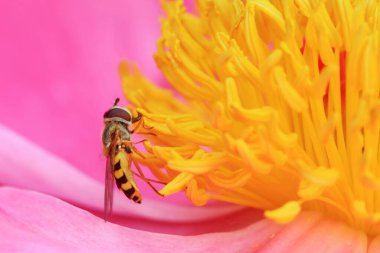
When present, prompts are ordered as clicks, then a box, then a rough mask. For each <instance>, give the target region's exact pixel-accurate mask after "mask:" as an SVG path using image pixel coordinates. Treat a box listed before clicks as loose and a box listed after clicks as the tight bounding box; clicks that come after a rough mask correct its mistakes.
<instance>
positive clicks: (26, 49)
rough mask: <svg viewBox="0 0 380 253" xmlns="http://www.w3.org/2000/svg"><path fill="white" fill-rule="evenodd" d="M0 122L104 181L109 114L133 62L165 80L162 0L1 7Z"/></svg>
mask: <svg viewBox="0 0 380 253" xmlns="http://www.w3.org/2000/svg"><path fill="white" fill-rule="evenodd" d="M0 10H1V15H0V23H1V24H2V25H1V26H0V34H1V40H0V55H1V57H0V69H1V71H0V94H1V100H0V108H2V110H1V113H0V122H1V123H3V124H5V125H7V126H9V127H11V128H12V129H14V130H16V131H17V132H20V133H21V134H23V135H24V136H26V137H28V138H29V139H31V140H32V141H33V142H36V143H37V144H39V145H41V146H42V147H44V148H46V149H47V150H49V151H51V152H53V153H55V154H57V155H58V156H60V157H62V158H63V159H65V160H67V161H69V162H70V163H71V164H73V165H74V166H75V167H77V168H80V169H81V170H82V171H84V172H86V173H87V174H89V175H91V176H93V177H95V178H97V179H101V178H103V169H100V166H101V165H103V161H102V160H101V159H100V158H99V157H100V156H101V151H100V148H99V147H100V133H101V129H102V115H103V113H104V111H105V110H106V109H108V108H109V107H110V106H111V105H112V103H113V101H114V99H115V98H116V97H117V96H120V97H122V92H121V82H120V80H119V76H118V73H117V69H118V64H119V62H120V61H121V60H122V59H123V58H125V59H128V60H130V61H133V62H136V63H137V64H138V65H139V66H140V67H141V69H142V71H143V72H144V73H146V74H148V76H149V77H150V78H152V79H154V80H161V79H162V77H161V74H160V72H159V71H158V69H157V68H156V66H155V63H154V61H153V57H152V54H153V52H154V51H155V48H156V40H157V38H158V37H159V34H160V32H159V29H160V28H159V20H158V18H159V16H160V14H161V9H160V6H159V2H158V1H144V3H142V2H139V1H125V0H114V1H111V2H108V1H76V0H57V1H49V0H41V1H37V2H36V1H1V2H0Z"/></svg>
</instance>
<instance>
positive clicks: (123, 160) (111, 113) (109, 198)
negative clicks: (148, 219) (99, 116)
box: [102, 98, 161, 220]
mask: <svg viewBox="0 0 380 253" xmlns="http://www.w3.org/2000/svg"><path fill="white" fill-rule="evenodd" d="M118 102H119V98H117V99H116V100H115V103H114V105H113V106H112V108H111V109H109V110H107V111H106V112H105V113H104V116H103V117H104V130H103V134H102V142H103V153H104V154H105V156H106V157H107V164H106V176H105V191H104V219H105V220H107V219H108V217H109V216H110V215H111V213H112V204H113V187H114V180H115V181H116V185H117V187H118V188H119V190H121V191H122V192H123V193H124V194H125V196H127V198H129V199H131V200H132V201H134V202H135V203H138V204H140V203H141V201H142V196H141V193H140V190H139V189H138V187H137V185H136V182H135V180H134V177H133V175H137V176H139V177H140V178H142V179H143V180H144V181H145V182H147V184H148V185H149V186H150V187H151V188H152V189H153V190H154V191H155V192H156V193H158V191H157V190H156V189H155V188H154V186H153V185H152V184H151V183H150V182H151V181H152V182H156V183H161V182H159V181H155V180H152V179H147V178H146V177H145V176H144V174H143V172H142V170H141V168H140V167H139V165H138V164H137V163H136V162H134V161H133V158H132V152H136V153H137V154H139V155H140V156H142V154H140V152H139V151H138V150H137V149H136V148H135V147H134V146H133V143H132V142H131V135H132V134H133V133H134V131H135V130H136V129H137V128H138V127H139V126H140V124H141V122H142V114H141V113H138V115H137V116H136V117H134V116H133V115H132V113H131V112H130V111H129V110H128V109H126V108H124V107H120V106H118V105H117V104H118ZM134 123H136V127H135V128H134V129H133V130H130V127H131V126H132V125H133V124H134ZM143 126H144V125H143ZM147 134H149V133H147ZM132 163H134V165H135V167H136V169H137V170H138V172H139V174H136V173H134V172H133V171H132V170H131V164H132ZM158 194H159V193H158ZM160 195H161V194H160Z"/></svg>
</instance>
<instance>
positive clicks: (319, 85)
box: [120, 0, 380, 235]
mask: <svg viewBox="0 0 380 253" xmlns="http://www.w3.org/2000/svg"><path fill="white" fill-rule="evenodd" d="M162 5H163V8H164V10H165V11H166V14H167V17H166V18H165V19H164V20H163V21H162V37H161V38H160V40H159V41H158V50H157V53H156V54H155V60H156V62H157V65H158V67H159V68H160V70H161V71H162V73H163V74H164V76H165V77H166V79H167V81H168V82H169V83H170V84H171V85H172V89H168V90H166V89H163V88H159V87H157V86H155V85H154V84H152V83H150V82H149V81H148V80H147V79H146V78H144V77H143V76H142V75H141V74H140V73H139V71H138V69H137V68H136V67H135V66H131V65H128V64H127V63H123V64H122V65H121V67H120V73H121V76H122V82H123V87H124V91H125V96H126V97H127V99H128V100H129V101H130V103H131V104H132V105H133V106H134V107H136V108H137V111H139V112H141V113H142V114H143V115H144V121H145V124H146V126H151V127H153V128H152V129H149V130H147V129H144V128H139V131H140V132H146V131H149V132H151V133H153V134H155V135H153V136H152V135H149V136H147V138H148V139H149V141H147V142H145V149H146V153H145V156H146V158H145V159H142V158H141V157H139V156H136V159H138V161H139V162H140V163H142V164H145V165H146V166H148V167H149V168H150V169H151V170H152V172H153V173H154V175H155V176H156V177H157V178H158V179H160V180H161V181H164V182H166V183H167V185H166V186H165V187H163V189H161V191H160V192H161V193H162V194H163V195H169V194H174V193H176V192H179V191H185V192H186V195H187V197H188V198H189V199H190V200H191V201H192V202H193V203H194V204H195V205H204V204H206V203H207V201H208V200H210V199H214V200H221V201H226V202H231V203H236V204H240V205H244V206H250V207H254V208H258V209H261V210H264V212H265V216H266V217H268V218H270V219H273V220H275V221H277V222H280V223H286V222H289V221H291V220H292V219H294V218H295V217H296V216H297V214H298V213H299V212H300V211H301V210H315V211H318V212H321V213H324V214H326V215H328V216H330V217H334V218H336V219H339V220H344V221H346V222H347V223H349V224H350V225H352V226H354V227H356V228H358V229H361V230H363V231H366V232H367V233H368V234H372V235H374V234H380V192H379V191H380V152H379V145H380V142H379V137H380V135H379V132H380V131H379V130H380V100H379V88H380V76H379V73H380V53H379V47H380V36H379V34H380V33H379V28H380V5H379V4H378V2H377V1H371V0H351V1H350V0H342V1H335V0H324V1H319V0H289V1H288V0H286V1H285V0H272V1H269V0H245V1H241V0H215V1H213V0H199V1H198V2H197V12H196V14H192V13H189V12H187V11H186V9H185V7H184V5H183V3H182V2H181V1H163V2H162ZM144 138H145V137H144Z"/></svg>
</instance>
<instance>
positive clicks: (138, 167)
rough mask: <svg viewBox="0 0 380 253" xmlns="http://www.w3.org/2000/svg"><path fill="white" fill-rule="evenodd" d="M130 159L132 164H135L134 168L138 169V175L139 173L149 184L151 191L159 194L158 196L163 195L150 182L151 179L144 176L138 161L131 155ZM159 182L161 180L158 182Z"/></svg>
mask: <svg viewBox="0 0 380 253" xmlns="http://www.w3.org/2000/svg"><path fill="white" fill-rule="evenodd" d="M130 160H131V161H132V162H133V164H134V165H135V167H136V169H137V170H138V172H139V173H140V175H139V177H140V178H141V179H142V180H144V181H145V182H146V183H147V184H148V185H149V186H150V188H152V189H153V191H154V192H155V193H157V194H158V195H160V196H162V197H163V196H164V195H162V194H161V193H159V192H158V190H157V189H156V188H155V187H154V186H153V185H152V184H151V183H150V181H152V180H150V179H148V178H146V177H145V176H144V173H143V172H142V170H141V168H140V165H138V163H136V162H135V161H134V160H133V158H132V157H130ZM160 183H161V182H160Z"/></svg>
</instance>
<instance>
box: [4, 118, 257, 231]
mask: <svg viewBox="0 0 380 253" xmlns="http://www.w3.org/2000/svg"><path fill="white" fill-rule="evenodd" d="M0 138H1V141H2V145H0V183H2V184H6V185H12V186H18V187H22V188H26V189H32V190H37V191H41V192H45V193H48V194H51V195H54V196H57V197H60V198H62V199H65V200H69V201H70V202H72V203H75V204H77V205H79V206H81V207H85V208H87V209H91V210H95V212H96V213H97V214H98V215H99V216H101V215H102V210H103V191H104V185H103V183H101V182H98V181H96V180H94V179H92V178H90V177H88V176H86V175H85V174H83V173H82V172H80V171H78V170H76V169H75V168H74V167H72V166H70V165H69V164H68V163H66V162H65V161H63V160H61V159H60V158H58V157H56V156H54V155H53V154H50V153H48V152H46V151H45V150H43V149H41V148H39V147H38V146H36V145H35V144H33V143H31V142H30V141H27V140H26V139H24V138H22V137H20V136H19V135H17V134H16V133H14V132H12V131H10V130H9V129H7V128H5V127H4V126H1V125H0ZM115 193H116V194H115V201H114V216H113V217H114V218H115V220H114V221H115V222H118V223H125V221H127V223H126V224H127V225H129V226H134V227H144V226H143V225H142V224H143V222H139V223H134V222H133V221H134V220H131V219H130V216H136V217H140V218H139V219H140V220H141V217H143V218H144V219H153V220H156V221H155V222H156V224H159V223H160V222H175V223H179V222H186V223H188V222H193V223H194V222H198V223H199V224H198V226H196V227H195V228H192V227H191V226H188V227H187V228H184V229H178V227H175V229H178V233H187V234H189V233H200V232H204V231H215V230H217V229H219V230H221V229H223V230H230V229H232V228H234V227H241V226H244V225H247V224H249V222H251V221H253V220H257V219H259V218H260V217H261V214H260V213H258V212H255V211H253V210H250V209H247V208H242V207H239V206H233V205H221V206H210V207H203V208H199V207H189V206H187V207H186V206H182V205H175V204H170V203H166V202H165V201H164V200H162V201H154V200H150V199H144V201H143V204H142V205H135V204H133V203H132V202H130V201H129V200H127V199H126V198H125V196H123V195H122V194H120V192H119V191H116V192H115ZM126 215H127V216H129V218H126V217H125V216H126ZM135 219H137V218H135ZM225 219H227V220H226V221H227V222H224V223H223V222H221V220H225ZM204 220H209V221H210V223H211V225H209V226H202V224H203V223H202V221H204ZM151 222H152V221H151ZM148 225H149V224H148ZM173 228H174V225H173V226H172V227H169V228H165V227H162V230H165V229H168V230H171V231H173ZM146 229H150V230H152V228H146ZM165 231H167V230H165Z"/></svg>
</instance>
